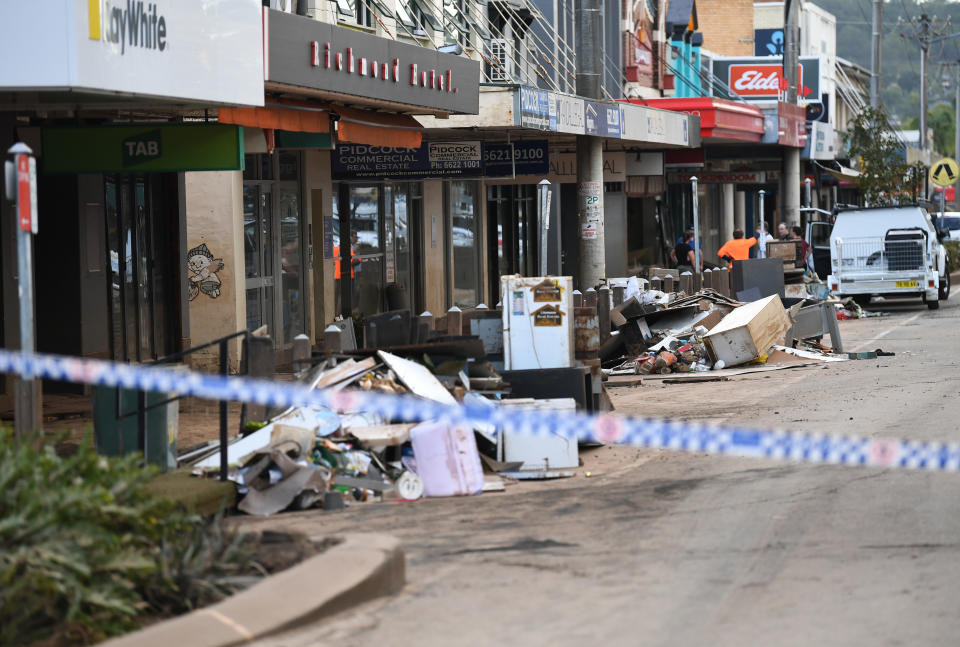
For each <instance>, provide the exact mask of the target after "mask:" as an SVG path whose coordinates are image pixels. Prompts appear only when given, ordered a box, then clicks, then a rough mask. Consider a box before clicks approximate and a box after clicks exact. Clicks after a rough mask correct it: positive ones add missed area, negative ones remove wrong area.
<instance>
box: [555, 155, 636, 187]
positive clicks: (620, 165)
mask: <svg viewBox="0 0 960 647" xmlns="http://www.w3.org/2000/svg"><path fill="white" fill-rule="evenodd" d="M546 179H548V180H550V181H551V182H553V183H554V184H564V183H569V182H576V181H577V154H576V153H554V154H553V155H551V156H550V174H549V175H548V176H547V178H546ZM603 181H604V182H626V181H627V154H626V153H625V152H623V151H604V153H603Z"/></svg>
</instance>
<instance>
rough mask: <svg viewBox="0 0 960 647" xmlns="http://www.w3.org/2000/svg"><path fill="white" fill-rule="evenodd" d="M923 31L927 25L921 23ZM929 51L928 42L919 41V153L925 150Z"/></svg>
mask: <svg viewBox="0 0 960 647" xmlns="http://www.w3.org/2000/svg"><path fill="white" fill-rule="evenodd" d="M923 27H924V31H926V29H927V27H928V24H927V23H926V22H924V23H923ZM929 51H930V42H929V41H928V40H926V39H924V40H921V41H920V153H921V154H922V153H923V152H924V151H925V150H927V54H928V53H929Z"/></svg>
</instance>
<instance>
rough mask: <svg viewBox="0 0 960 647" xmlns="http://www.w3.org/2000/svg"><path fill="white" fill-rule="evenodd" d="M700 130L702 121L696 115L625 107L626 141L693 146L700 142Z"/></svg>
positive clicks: (624, 126)
mask: <svg viewBox="0 0 960 647" xmlns="http://www.w3.org/2000/svg"><path fill="white" fill-rule="evenodd" d="M699 130H700V120H699V119H697V118H696V117H694V116H693V115H688V114H685V113H682V112H672V111H669V110H657V109H655V108H646V107H644V106H637V105H633V104H628V103H625V104H623V139H625V140H633V141H638V142H649V143H655V144H672V145H674V146H691V145H696V144H697V143H698V141H699ZM691 135H693V140H691Z"/></svg>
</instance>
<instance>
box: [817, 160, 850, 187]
mask: <svg viewBox="0 0 960 647" xmlns="http://www.w3.org/2000/svg"><path fill="white" fill-rule="evenodd" d="M817 166H819V167H820V168H822V169H823V170H824V171H826V172H827V173H829V174H830V175H832V176H833V177H834V178H836V179H837V181H838V182H847V183H849V184H856V185H859V184H860V172H859V171H855V170H854V169H852V168H847V167H846V166H843V165H842V164H837V166H839V167H840V168H839V169H834V168H830V167H829V166H824V165H823V164H817Z"/></svg>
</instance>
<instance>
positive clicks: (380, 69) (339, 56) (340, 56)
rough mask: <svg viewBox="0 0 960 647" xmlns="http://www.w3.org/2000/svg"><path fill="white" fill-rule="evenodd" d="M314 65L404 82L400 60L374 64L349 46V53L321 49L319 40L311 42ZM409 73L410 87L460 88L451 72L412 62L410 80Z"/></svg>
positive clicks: (453, 89) (430, 88)
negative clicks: (423, 67) (354, 53)
mask: <svg viewBox="0 0 960 647" xmlns="http://www.w3.org/2000/svg"><path fill="white" fill-rule="evenodd" d="M310 65H311V66H313V67H323V68H324V69H327V70H330V69H333V70H336V71H337V72H346V73H347V74H358V75H360V76H369V77H371V78H373V79H380V80H382V81H393V82H394V83H399V82H400V77H401V71H400V59H399V58H395V59H393V60H392V61H386V62H382V61H374V60H370V59H368V58H366V57H363V56H359V57H358V56H354V55H353V48H352V47H348V48H347V50H346V52H333V51H331V50H330V43H324V44H323V46H322V47H321V46H320V43H319V42H318V41H312V42H311V43H310ZM408 71H409V79H410V85H412V86H414V87H419V88H425V89H427V90H437V91H439V92H454V93H456V91H457V89H456V88H455V87H453V72H452V71H451V70H446V71H443V72H441V71H438V70H418V69H417V64H416V63H410V66H409V68H408V69H404V71H403V77H404V78H407V72H408Z"/></svg>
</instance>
